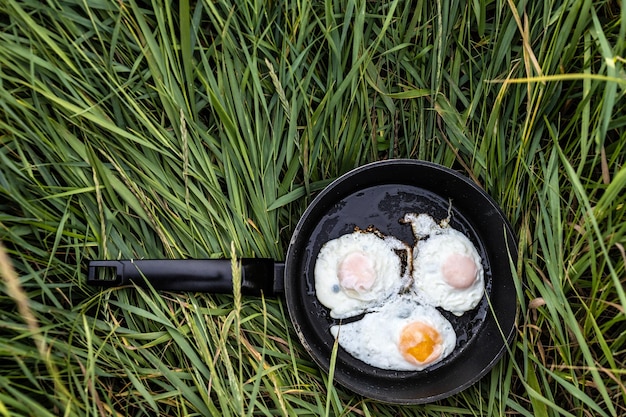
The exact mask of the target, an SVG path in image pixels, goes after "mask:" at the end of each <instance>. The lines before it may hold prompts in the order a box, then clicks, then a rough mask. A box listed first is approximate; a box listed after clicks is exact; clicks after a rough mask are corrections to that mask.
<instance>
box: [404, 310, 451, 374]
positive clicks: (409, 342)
mask: <svg viewBox="0 0 626 417" xmlns="http://www.w3.org/2000/svg"><path fill="white" fill-rule="evenodd" d="M441 343H442V341H441V335H440V334H439V332H438V331H437V330H436V329H434V328H433V327H432V326H430V325H428V324H426V323H423V322H419V321H416V322H412V323H409V324H407V325H406V326H404V328H403V329H402V332H401V333H400V343H399V348H400V352H401V353H402V356H403V357H404V359H406V360H407V361H408V362H410V363H413V364H416V365H426V364H429V363H431V362H433V361H435V360H436V359H437V358H439V357H440V356H441V353H442V350H443V346H442V344H441Z"/></svg>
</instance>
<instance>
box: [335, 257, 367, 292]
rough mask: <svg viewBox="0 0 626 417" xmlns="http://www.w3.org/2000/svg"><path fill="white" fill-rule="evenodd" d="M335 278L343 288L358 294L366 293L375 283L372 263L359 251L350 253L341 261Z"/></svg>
mask: <svg viewBox="0 0 626 417" xmlns="http://www.w3.org/2000/svg"><path fill="white" fill-rule="evenodd" d="M337 276H338V278H339V284H341V286H342V287H343V288H345V289H348V290H354V291H356V292H358V293H363V292H366V291H368V290H369V289H370V288H372V285H374V281H376V271H375V270H374V264H373V262H372V261H371V260H370V259H369V258H368V257H367V256H365V254H364V253H363V252H360V251H356V252H351V253H349V254H348V255H346V256H345V257H344V258H343V259H342V260H341V262H340V263H339V268H338V272H337Z"/></svg>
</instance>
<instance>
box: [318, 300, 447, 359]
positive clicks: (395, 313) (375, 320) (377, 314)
mask: <svg viewBox="0 0 626 417" xmlns="http://www.w3.org/2000/svg"><path fill="white" fill-rule="evenodd" d="M330 332H331V334H332V335H333V336H334V337H335V338H336V339H337V340H338V343H339V345H340V346H341V347H342V348H343V349H344V350H345V351H346V352H348V353H349V354H350V355H352V356H353V357H355V358H357V359H359V360H361V361H363V362H365V363H367V364H369V365H371V366H374V367H377V368H380V369H388V370H395V371H421V370H423V369H425V368H427V367H430V366H432V365H434V364H436V363H437V362H440V361H441V360H442V359H444V358H445V357H447V356H448V355H449V354H450V353H451V352H452V351H453V350H454V348H455V346H456V333H455V332H454V329H453V328H452V325H451V324H450V322H449V321H448V320H447V319H446V318H445V317H443V315H442V314H441V313H440V312H439V311H438V310H437V309H436V308H434V307H431V306H427V305H422V304H419V303H418V302H417V301H416V299H414V298H411V297H407V296H406V295H402V296H398V297H395V298H393V299H391V300H390V301H389V302H388V303H385V305H383V306H382V307H381V308H380V309H378V310H376V311H372V312H370V313H368V314H366V315H365V316H364V317H363V318H362V319H361V320H358V321H355V322H351V323H346V324H340V325H335V326H331V328H330Z"/></svg>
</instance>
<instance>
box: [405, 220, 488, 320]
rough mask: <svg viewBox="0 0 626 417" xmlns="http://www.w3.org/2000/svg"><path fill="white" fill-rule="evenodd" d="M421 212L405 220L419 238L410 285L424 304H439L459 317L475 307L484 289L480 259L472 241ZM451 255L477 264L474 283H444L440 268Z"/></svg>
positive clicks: (414, 252)
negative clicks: (466, 284) (465, 285)
mask: <svg viewBox="0 0 626 417" xmlns="http://www.w3.org/2000/svg"><path fill="white" fill-rule="evenodd" d="M429 217H430V216H427V215H425V214H420V215H419V216H414V217H410V216H409V215H407V216H406V217H405V220H409V221H410V222H411V223H412V226H413V230H414V233H415V234H416V237H419V240H418V242H417V244H416V246H415V248H414V249H413V274H412V275H413V286H414V290H415V291H416V292H417V293H418V294H420V296H421V297H422V298H423V301H424V302H426V303H427V304H430V305H433V306H436V307H441V308H443V309H445V310H447V311H450V312H451V313H453V314H455V315H457V316H461V315H463V314H464V313H465V312H466V311H469V310H471V309H473V308H474V307H476V306H477V305H478V303H479V302H480V300H481V299H482V297H483V295H484V291H485V284H484V270H483V266H482V260H481V257H480V255H479V254H478V251H477V250H476V248H475V246H474V245H473V244H472V242H471V241H470V240H469V239H468V238H467V236H465V235H464V234H463V233H461V232H459V231H458V230H456V229H453V228H452V227H450V226H444V227H442V226H440V225H438V224H436V223H435V222H434V220H432V221H431V220H429V219H428V218H429ZM453 254H456V255H462V256H465V257H468V258H470V259H471V260H473V262H474V265H475V267H476V277H475V280H474V282H473V283H472V284H471V285H469V286H467V287H465V288H455V287H453V286H452V285H450V284H449V283H448V282H446V280H445V278H444V276H443V273H442V267H443V266H444V264H445V262H446V260H448V259H449V257H450V256H451V255H453Z"/></svg>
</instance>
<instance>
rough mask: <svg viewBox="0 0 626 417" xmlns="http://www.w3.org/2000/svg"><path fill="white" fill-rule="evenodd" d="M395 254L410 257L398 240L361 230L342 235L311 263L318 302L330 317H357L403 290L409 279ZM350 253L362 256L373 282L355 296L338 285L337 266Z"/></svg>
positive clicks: (323, 247)
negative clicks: (370, 268)
mask: <svg viewBox="0 0 626 417" xmlns="http://www.w3.org/2000/svg"><path fill="white" fill-rule="evenodd" d="M396 250H406V251H407V252H408V255H407V256H410V248H409V247H408V246H406V245H405V244H403V243H402V242H400V241H399V240H397V239H395V238H391V237H389V238H383V237H382V236H381V235H379V234H376V233H370V232H365V231H361V230H359V231H355V232H353V233H350V234H346V235H342V236H340V237H338V238H337V239H333V240H330V241H328V242H326V243H325V244H324V246H322V248H321V250H320V252H319V254H318V256H317V259H316V262H315V269H314V274H315V292H316V296H317V299H318V300H319V302H320V303H322V305H324V306H325V307H327V308H328V309H330V316H331V317H333V318H347V317H352V316H356V315H359V314H361V313H363V312H365V311H368V310H369V309H371V308H373V307H375V306H378V305H380V304H381V303H383V302H384V301H385V300H386V299H387V298H389V297H390V296H391V295H393V294H397V293H398V292H399V291H401V290H402V289H403V288H404V287H406V286H407V284H408V282H409V281H410V277H409V275H408V273H406V272H404V271H403V268H402V261H401V259H400V257H399V256H398V254H397V253H396ZM354 252H360V253H362V254H363V255H364V256H365V257H367V259H369V261H370V262H371V264H372V265H373V270H374V273H375V281H374V283H373V285H372V287H371V288H370V289H369V290H368V291H364V292H360V293H357V292H355V291H350V290H348V289H346V288H344V287H343V286H342V285H341V283H340V280H339V275H338V274H339V266H340V263H341V262H342V260H343V259H344V258H345V257H346V256H348V255H350V254H351V253H354Z"/></svg>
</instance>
